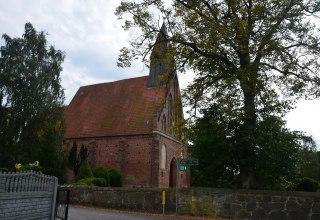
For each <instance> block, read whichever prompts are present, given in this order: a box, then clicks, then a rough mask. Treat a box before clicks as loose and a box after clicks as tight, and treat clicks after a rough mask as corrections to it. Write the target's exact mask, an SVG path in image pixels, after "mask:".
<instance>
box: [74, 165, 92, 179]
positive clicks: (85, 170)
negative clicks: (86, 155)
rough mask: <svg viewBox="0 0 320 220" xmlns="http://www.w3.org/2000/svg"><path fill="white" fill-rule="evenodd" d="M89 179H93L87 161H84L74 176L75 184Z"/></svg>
mask: <svg viewBox="0 0 320 220" xmlns="http://www.w3.org/2000/svg"><path fill="white" fill-rule="evenodd" d="M89 177H93V173H92V170H91V167H90V165H89V163H88V162H87V161H84V162H83V163H82V164H81V166H80V168H79V171H78V174H77V176H76V182H78V181H79V180H81V179H85V178H89Z"/></svg>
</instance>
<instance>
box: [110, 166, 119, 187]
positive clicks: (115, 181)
mask: <svg viewBox="0 0 320 220" xmlns="http://www.w3.org/2000/svg"><path fill="white" fill-rule="evenodd" d="M108 175H109V181H110V186H111V187H121V186H122V178H121V174H120V172H119V171H118V170H117V169H111V170H109V171H108Z"/></svg>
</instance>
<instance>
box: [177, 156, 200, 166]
mask: <svg viewBox="0 0 320 220" xmlns="http://www.w3.org/2000/svg"><path fill="white" fill-rule="evenodd" d="M179 164H180V165H199V160H198V158H192V157H189V158H184V159H181V160H180V162H179Z"/></svg>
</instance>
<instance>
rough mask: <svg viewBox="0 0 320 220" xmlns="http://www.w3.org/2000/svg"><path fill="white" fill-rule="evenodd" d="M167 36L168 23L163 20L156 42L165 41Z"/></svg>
mask: <svg viewBox="0 0 320 220" xmlns="http://www.w3.org/2000/svg"><path fill="white" fill-rule="evenodd" d="M167 36H168V32H167V27H166V24H165V23H164V22H163V24H162V26H161V28H160V31H159V34H158V36H157V40H156V42H161V41H164V40H165V39H166V38H167Z"/></svg>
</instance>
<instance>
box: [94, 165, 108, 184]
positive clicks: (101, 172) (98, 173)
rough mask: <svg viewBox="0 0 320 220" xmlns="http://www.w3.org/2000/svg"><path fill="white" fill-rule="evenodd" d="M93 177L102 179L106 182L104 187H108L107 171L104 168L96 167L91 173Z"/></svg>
mask: <svg viewBox="0 0 320 220" xmlns="http://www.w3.org/2000/svg"><path fill="white" fill-rule="evenodd" d="M93 176H94V177H96V178H103V179H105V180H106V185H107V186H110V180H109V174H108V170H107V169H106V168H104V167H97V168H96V169H95V171H94V172H93Z"/></svg>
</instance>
